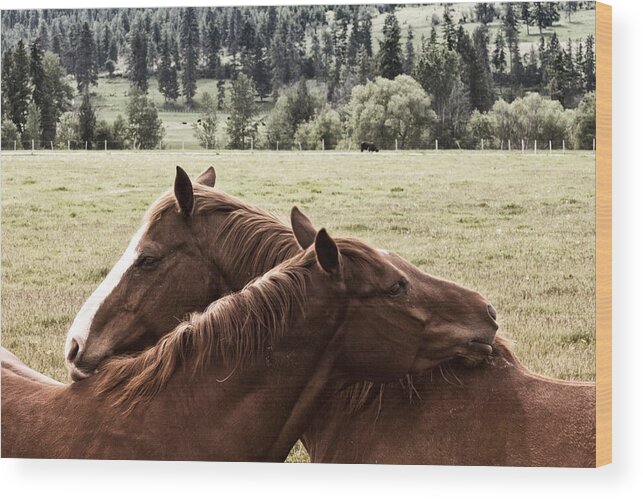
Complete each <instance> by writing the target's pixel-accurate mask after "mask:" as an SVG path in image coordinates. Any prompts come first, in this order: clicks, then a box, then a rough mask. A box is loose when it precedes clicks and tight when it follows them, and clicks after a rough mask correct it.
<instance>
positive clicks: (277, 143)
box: [277, 141, 279, 151]
mask: <svg viewBox="0 0 643 499" xmlns="http://www.w3.org/2000/svg"><path fill="white" fill-rule="evenodd" d="M277 151H279V141H277Z"/></svg>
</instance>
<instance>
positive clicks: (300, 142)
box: [297, 142, 301, 152]
mask: <svg viewBox="0 0 643 499" xmlns="http://www.w3.org/2000/svg"><path fill="white" fill-rule="evenodd" d="M297 143H298V144H299V151H300V152H301V142H297Z"/></svg>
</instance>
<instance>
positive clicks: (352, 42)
mask: <svg viewBox="0 0 643 499" xmlns="http://www.w3.org/2000/svg"><path fill="white" fill-rule="evenodd" d="M360 41H361V33H360V26H359V10H358V9H355V10H354V11H353V18H352V26H351V33H350V36H349V38H348V51H347V62H348V65H349V66H354V65H355V64H356V62H357V52H358V51H359V47H360Z"/></svg>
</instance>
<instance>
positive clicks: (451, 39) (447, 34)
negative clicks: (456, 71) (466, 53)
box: [442, 7, 456, 50]
mask: <svg viewBox="0 0 643 499" xmlns="http://www.w3.org/2000/svg"><path fill="white" fill-rule="evenodd" d="M442 24H443V25H444V27H443V30H444V31H443V34H442V36H443V37H444V43H445V44H446V46H447V49H449V50H454V49H455V44H456V30H455V25H454V24H453V18H452V17H451V12H450V10H449V7H445V8H444V14H443V15H442Z"/></svg>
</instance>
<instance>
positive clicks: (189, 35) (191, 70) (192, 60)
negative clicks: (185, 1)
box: [181, 7, 199, 106]
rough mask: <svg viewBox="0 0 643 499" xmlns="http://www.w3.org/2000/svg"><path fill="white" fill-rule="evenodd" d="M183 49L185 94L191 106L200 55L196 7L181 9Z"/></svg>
mask: <svg viewBox="0 0 643 499" xmlns="http://www.w3.org/2000/svg"><path fill="white" fill-rule="evenodd" d="M181 51H182V54H183V76H182V83H183V95H184V96H185V101H186V103H187V105H188V106H191V105H192V101H193V99H194V94H196V78H197V74H196V66H197V61H198V57H199V25H198V23H197V19H196V9H195V8H194V7H187V8H185V9H182V10H181Z"/></svg>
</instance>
